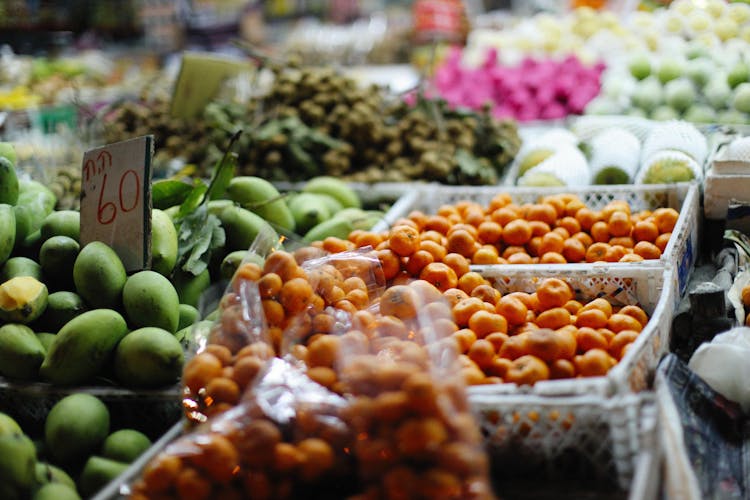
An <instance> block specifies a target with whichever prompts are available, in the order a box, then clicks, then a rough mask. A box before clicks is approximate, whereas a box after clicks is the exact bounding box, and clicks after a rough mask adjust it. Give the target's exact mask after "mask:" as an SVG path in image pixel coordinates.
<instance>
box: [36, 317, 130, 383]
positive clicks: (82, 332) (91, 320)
mask: <svg viewBox="0 0 750 500" xmlns="http://www.w3.org/2000/svg"><path fill="white" fill-rule="evenodd" d="M127 333H128V326H127V323H125V319H124V318H123V317H122V316H121V315H120V314H119V313H118V312H117V311H113V310H111V309H94V310H92V311H87V312H84V313H82V314H80V315H78V316H76V317H75V318H73V319H71V320H70V321H69V322H68V323H66V324H65V326H63V327H62V328H61V329H60V331H59V332H58V333H57V335H56V336H55V337H56V338H55V340H54V342H52V345H51V346H50V348H49V351H48V352H47V355H46V356H45V358H44V361H43V362H42V365H41V367H40V368H39V373H40V375H41V376H42V378H43V379H45V380H48V381H49V382H51V383H52V384H55V385H70V384H80V383H83V382H86V381H88V380H90V379H91V378H92V377H93V376H94V375H96V374H97V373H99V372H100V371H101V369H102V368H103V367H104V365H105V364H106V363H107V362H108V361H109V359H110V356H111V355H112V354H113V353H114V350H115V347H116V346H117V344H118V343H119V342H120V340H122V338H123V337H125V335H126V334H127Z"/></svg>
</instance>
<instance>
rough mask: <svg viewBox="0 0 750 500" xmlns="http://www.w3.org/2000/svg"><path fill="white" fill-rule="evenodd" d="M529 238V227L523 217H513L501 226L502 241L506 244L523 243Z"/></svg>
mask: <svg viewBox="0 0 750 500" xmlns="http://www.w3.org/2000/svg"><path fill="white" fill-rule="evenodd" d="M530 239H531V227H530V226H529V223H528V221H526V220H524V219H515V220H512V221H510V222H508V223H507V224H506V225H504V226H503V241H504V242H505V244H506V245H524V244H526V242H527V241H529V240H530ZM506 258H507V257H506Z"/></svg>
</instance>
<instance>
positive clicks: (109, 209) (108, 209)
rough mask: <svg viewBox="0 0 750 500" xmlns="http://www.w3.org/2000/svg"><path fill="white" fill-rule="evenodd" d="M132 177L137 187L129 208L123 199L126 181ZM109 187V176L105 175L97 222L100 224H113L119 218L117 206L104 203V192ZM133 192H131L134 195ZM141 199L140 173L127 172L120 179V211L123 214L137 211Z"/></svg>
mask: <svg viewBox="0 0 750 500" xmlns="http://www.w3.org/2000/svg"><path fill="white" fill-rule="evenodd" d="M129 176H132V184H133V186H134V187H135V189H134V193H135V195H134V196H133V200H132V202H131V204H130V205H129V206H125V202H126V201H127V200H124V199H123V195H124V192H125V187H126V184H125V181H126V179H127V178H128V177H129ZM106 185H107V174H104V176H103V177H102V188H101V190H100V191H99V207H98V209H97V215H96V217H97V220H98V221H99V223H100V224H104V225H106V224H111V223H112V222H113V221H114V220H115V218H116V217H117V206H116V205H115V204H114V203H112V202H111V201H108V202H106V203H102V201H103V198H104V191H105V187H106ZM132 192H133V191H131V193H132ZM140 197H141V185H140V182H139V179H138V173H137V172H136V171H135V170H132V169H130V170H126V171H125V172H124V173H123V174H122V176H121V177H120V185H119V188H118V201H119V202H120V203H119V205H120V210H121V211H123V212H126V213H127V212H130V211H131V210H133V209H135V207H136V206H138V201H139V199H140Z"/></svg>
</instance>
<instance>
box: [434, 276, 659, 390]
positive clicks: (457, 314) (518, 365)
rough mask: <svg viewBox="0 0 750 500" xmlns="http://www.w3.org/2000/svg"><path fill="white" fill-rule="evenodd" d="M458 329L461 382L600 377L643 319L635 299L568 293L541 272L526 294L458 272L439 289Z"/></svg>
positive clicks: (642, 325) (564, 285)
mask: <svg viewBox="0 0 750 500" xmlns="http://www.w3.org/2000/svg"><path fill="white" fill-rule="evenodd" d="M444 295H445V296H446V298H447V299H448V300H449V302H450V304H451V306H452V315H453V319H454V321H455V322H456V325H457V327H458V330H457V331H456V332H454V333H453V334H452V337H453V339H454V340H455V341H456V344H457V346H458V348H459V351H460V353H461V356H460V358H459V359H460V361H461V364H462V368H461V372H462V373H463V375H464V378H465V380H466V382H467V384H469V385H477V384H488V383H500V382H512V383H516V384H519V385H524V384H529V385H533V384H534V383H536V382H538V381H540V380H550V379H563V378H574V377H592V376H602V375H606V373H607V372H608V371H609V370H610V369H611V368H612V367H613V366H615V364H617V362H619V361H620V360H621V359H622V358H623V356H624V355H625V354H626V353H627V351H628V349H629V348H630V346H631V345H632V344H633V342H634V341H635V340H636V339H637V338H638V336H639V334H640V332H641V331H642V330H643V329H644V328H645V326H646V324H647V323H648V320H649V318H648V315H647V314H646V312H645V311H644V310H643V309H642V308H641V307H640V306H638V305H626V306H623V307H614V306H612V304H610V303H609V302H608V301H607V300H606V299H604V298H595V299H593V300H590V301H588V302H586V303H582V302H581V301H579V300H576V298H575V296H574V292H573V290H572V288H571V287H570V285H569V284H568V283H566V282H565V281H563V280H561V279H558V278H547V279H545V280H543V281H542V282H541V283H539V285H538V286H537V287H536V290H535V291H534V292H532V293H526V292H510V293H507V294H502V293H501V292H500V291H499V290H497V289H496V288H494V287H493V286H492V285H491V284H490V282H489V281H488V280H487V279H485V278H484V277H483V276H482V275H481V274H479V273H478V272H475V271H470V272H468V273H466V274H464V275H463V276H462V277H461V278H460V279H459V282H458V286H457V287H456V288H454V289H451V290H448V291H446V292H445V293H444Z"/></svg>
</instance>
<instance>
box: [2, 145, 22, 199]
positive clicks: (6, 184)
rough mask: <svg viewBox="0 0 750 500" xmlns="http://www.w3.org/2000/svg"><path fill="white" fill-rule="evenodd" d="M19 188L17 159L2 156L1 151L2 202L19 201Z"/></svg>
mask: <svg viewBox="0 0 750 500" xmlns="http://www.w3.org/2000/svg"><path fill="white" fill-rule="evenodd" d="M0 144H2V143H0ZM18 190H19V186H18V176H17V175H16V168H15V161H14V160H11V159H9V158H7V157H5V156H2V151H0V203H7V204H8V205H15V204H16V203H17V202H18Z"/></svg>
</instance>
